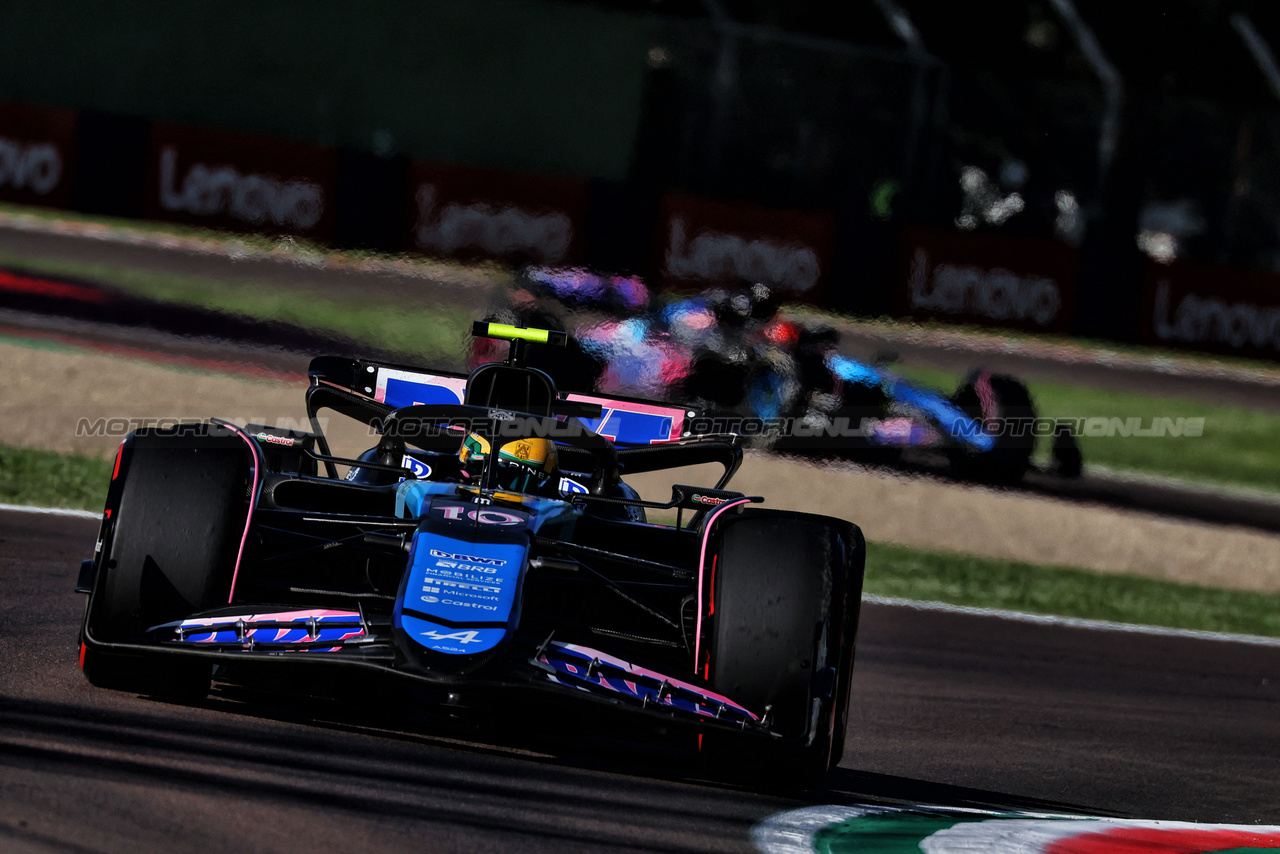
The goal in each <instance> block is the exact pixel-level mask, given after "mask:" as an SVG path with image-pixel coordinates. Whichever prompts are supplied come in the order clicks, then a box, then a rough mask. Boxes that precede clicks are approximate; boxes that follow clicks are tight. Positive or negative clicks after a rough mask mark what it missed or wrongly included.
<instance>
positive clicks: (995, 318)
mask: <svg viewBox="0 0 1280 854" xmlns="http://www.w3.org/2000/svg"><path fill="white" fill-rule="evenodd" d="M1078 269H1079V255H1078V253H1077V252H1076V250H1075V249H1073V248H1071V247H1070V246H1067V245H1066V244H1063V243H1058V242H1056V241H1053V240H1039V239H1035V238H1020V237H1006V236H1003V235H998V234H973V233H961V232H949V231H941V230H938V229H929V228H908V229H906V230H905V231H904V232H903V237H902V267H901V273H900V275H901V278H900V283H899V285H898V289H897V290H898V295H897V309H898V312H899V313H900V314H903V315H906V316H909V317H915V318H920V319H932V320H939V321H944V322H951V323H955V322H960V323H977V324H982V325H986V326H1004V327H1010V328H1013V329H1023V330H1026V331H1029V332H1057V333H1064V334H1065V333H1067V332H1069V331H1070V328H1071V319H1072V314H1073V312H1074V309H1075V294H1076V277H1077V274H1078Z"/></svg>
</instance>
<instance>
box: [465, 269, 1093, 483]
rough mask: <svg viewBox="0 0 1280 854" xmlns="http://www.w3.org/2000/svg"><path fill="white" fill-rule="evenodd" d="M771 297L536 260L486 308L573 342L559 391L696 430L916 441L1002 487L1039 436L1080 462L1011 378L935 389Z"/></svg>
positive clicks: (874, 448) (559, 356) (976, 372)
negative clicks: (655, 414) (846, 346)
mask: <svg viewBox="0 0 1280 854" xmlns="http://www.w3.org/2000/svg"><path fill="white" fill-rule="evenodd" d="M780 308H781V306H780V304H779V302H778V299H777V297H776V295H775V293H774V292H773V291H772V290H771V289H770V288H769V287H767V286H766V285H764V284H762V283H741V284H740V285H739V286H738V287H735V288H712V289H708V290H706V291H703V292H700V293H697V294H692V295H690V294H682V295H676V296H674V297H669V298H667V299H665V300H658V299H656V298H655V297H654V296H653V295H652V294H651V293H650V292H649V291H648V289H647V288H645V286H644V284H643V282H642V281H640V279H639V278H638V277H634V276H631V277H623V276H603V275H599V274H596V273H592V272H590V271H587V270H582V269H577V268H574V269H552V268H544V267H533V268H527V269H525V270H524V271H522V273H521V275H520V276H519V277H518V279H517V283H516V286H515V287H513V288H512V289H511V290H510V291H509V292H508V293H507V295H506V297H505V301H504V303H503V304H502V305H499V306H496V307H495V308H494V310H493V311H491V313H490V317H491V318H493V319H500V320H503V321H505V322H510V323H523V324H537V325H543V326H547V327H548V328H554V329H559V330H564V331H572V332H573V333H574V340H575V342H576V343H575V346H574V348H573V349H571V350H569V351H565V352H555V353H548V354H545V355H546V358H548V359H549V360H551V361H549V362H547V363H546V364H544V365H543V367H546V368H547V369H550V370H557V371H559V374H560V375H562V376H565V377H566V383H567V384H566V387H567V388H573V389H575V390H582V391H598V392H603V393H611V394H630V395H641V396H644V397H649V398H656V399H660V400H663V401H666V402H669V403H673V404H676V405H681V406H685V407H686V408H688V409H689V410H691V411H693V412H696V413H697V414H698V415H699V416H701V417H699V418H697V419H695V420H692V421H691V422H690V426H691V430H692V432H694V433H702V434H722V433H732V434H737V435H739V436H742V437H743V438H744V440H745V441H749V442H750V443H751V444H753V445H755V446H760V447H767V448H769V449H771V450H774V451H777V452H781V453H791V454H804V455H809V456H817V457H828V458H840V459H850V460H854V461H860V462H867V463H893V462H896V461H898V460H900V459H901V458H902V455H903V453H904V452H907V453H914V452H917V451H925V452H931V453H936V454H942V455H945V457H946V458H947V460H948V461H949V463H950V467H951V470H952V471H953V472H954V473H955V474H956V475H957V476H959V477H961V478H963V479H966V480H976V481H983V482H989V483H997V484H1006V485H1007V484H1013V483H1016V482H1018V481H1019V480H1021V479H1022V477H1023V476H1024V475H1025V473H1026V472H1027V471H1029V470H1031V469H1032V468H1033V463H1032V457H1033V454H1034V452H1035V449H1036V444H1037V442H1038V441H1042V442H1045V443H1047V444H1049V446H1050V447H1049V449H1048V450H1049V451H1050V456H1051V459H1052V463H1051V471H1052V472H1053V473H1055V474H1058V475H1061V476H1064V477H1076V476H1079V474H1080V473H1081V470H1082V460H1081V456H1080V451H1079V447H1078V445H1077V443H1076V441H1075V437H1074V436H1073V435H1072V434H1071V433H1070V432H1069V431H1068V430H1066V429H1065V428H1062V429H1059V428H1057V427H1056V425H1049V424H1047V423H1044V422H1040V421H1039V420H1038V418H1037V413H1036V409H1035V404H1034V402H1033V401H1032V398H1031V394H1030V392H1029V391H1028V389H1027V387H1026V385H1025V384H1023V383H1022V382H1021V381H1020V380H1018V379H1017V378H1015V377H1012V376H1008V375H1005V374H999V373H995V372H993V371H990V370H986V369H983V368H975V369H973V370H972V371H970V372H969V375H968V376H967V377H966V378H965V379H964V380H963V381H962V382H961V383H960V385H959V387H958V388H956V390H955V391H954V392H952V393H951V394H944V393H941V392H938V391H935V390H933V389H929V388H926V387H923V386H921V385H920V384H917V383H913V382H910V381H908V380H906V379H904V378H903V377H902V376H900V375H899V374H897V373H896V372H894V371H893V369H892V368H891V367H890V366H888V365H886V364H883V363H879V362H868V361H864V360H860V359H857V358H854V357H852V356H850V355H849V354H847V353H845V352H842V351H841V348H840V335H839V333H838V331H837V330H836V329H835V328H833V327H832V326H830V325H827V324H824V323H817V322H805V323H802V322H798V321H796V320H793V319H788V318H787V317H785V316H783V314H782V313H781V312H780ZM484 357H486V355H485V354H483V353H480V354H477V356H476V358H477V359H482V358H484ZM1044 427H1050V428H1053V429H1052V430H1051V432H1048V433H1045V432H1044V431H1043V430H1042V429H1041V428H1044Z"/></svg>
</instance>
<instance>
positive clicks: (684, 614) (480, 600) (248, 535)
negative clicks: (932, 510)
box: [77, 323, 865, 786]
mask: <svg viewBox="0 0 1280 854" xmlns="http://www.w3.org/2000/svg"><path fill="white" fill-rule="evenodd" d="M473 333H474V334H475V335H477V336H485V337H489V338H496V339H499V340H505V341H507V342H509V343H508V346H509V352H508V355H507V358H506V359H505V361H502V362H493V363H488V364H485V365H482V366H480V367H478V368H476V369H475V370H473V371H472V372H471V373H470V374H469V375H461V374H451V373H444V372H433V371H427V370H423V369H418V368H410V367H406V366H400V365H391V364H384V363H378V362H370V361H359V360H351V359H342V358H337V357H320V358H316V359H314V360H313V361H312V363H311V366H310V380H311V384H310V387H309V389H308V390H307V395H306V404H307V412H308V415H309V417H310V419H311V429H310V430H288V429H279V428H272V427H265V426H262V427H260V426H254V425H250V426H247V427H245V426H238V425H236V424H234V423H231V422H228V421H221V420H212V421H210V422H208V423H200V424H185V425H180V426H178V427H175V428H171V429H143V430H138V431H136V432H135V433H133V434H131V435H130V436H129V437H128V438H127V439H126V440H125V441H124V443H123V444H122V446H121V448H120V451H119V453H118V455H117V457H116V462H115V467H114V471H113V473H112V479H111V484H110V489H109V492H108V497H107V502H106V509H105V511H104V515H103V521H102V528H101V535H100V538H99V540H98V544H97V548H96V550H95V553H94V556H93V558H92V559H90V560H86V561H85V562H84V563H83V565H82V567H81V572H80V580H79V583H78V585H77V589H78V590H79V591H80V592H84V593H87V594H88V603H87V606H86V610H85V616H84V622H83V625H82V628H81V632H80V661H81V667H82V669H83V671H84V673H85V676H86V677H87V678H88V680H89V681H90V682H91V683H92V684H94V685H97V686H100V687H104V688H113V689H120V690H128V691H133V692H137V693H142V694H148V695H155V696H169V697H177V698H183V699H192V698H195V699H199V698H202V697H204V696H205V694H206V693H207V692H208V691H209V690H210V686H211V679H212V678H213V674H214V668H215V666H217V671H216V672H217V674H218V675H219V678H220V679H221V678H222V675H223V674H225V673H230V672H234V669H235V667H236V666H238V665H240V664H243V663H246V662H255V663H256V664H255V665H253V666H256V667H263V666H266V665H271V666H275V667H281V668H290V667H292V668H295V669H296V670H298V671H301V669H302V668H303V667H306V666H313V667H317V668H323V667H326V666H328V667H331V668H341V667H346V668H358V669H361V670H362V672H364V673H366V674H367V673H374V674H379V675H385V676H386V677H388V678H389V679H390V678H395V679H398V680H401V681H403V682H405V683H408V684H412V685H413V686H415V687H414V690H413V691H412V692H411V693H412V696H414V697H415V698H417V699H418V700H419V701H422V702H428V703H431V702H437V701H438V702H440V703H441V704H444V703H450V704H453V705H454V706H456V705H457V704H458V703H459V698H465V700H466V702H467V703H471V702H475V703H477V704H483V703H496V704H506V705H508V706H516V705H517V704H521V706H522V707H524V706H523V704H527V703H528V702H529V701H530V698H542V699H544V700H546V701H547V702H548V703H553V702H554V701H555V700H556V698H559V699H560V701H561V702H562V703H563V702H564V701H568V702H571V703H578V704H580V705H579V708H582V707H583V706H587V707H592V708H595V709H598V710H599V711H600V712H601V713H602V714H616V715H617V716H618V719H619V721H621V722H624V723H626V724H629V725H634V727H635V728H636V730H637V731H639V730H641V729H644V730H646V731H648V732H650V733H653V732H658V733H662V734H665V735H667V736H670V735H671V734H673V733H680V734H682V742H681V743H684V744H690V745H692V744H695V743H696V745H698V747H697V748H696V749H697V750H698V751H700V753H701V755H702V757H703V759H705V762H706V767H707V769H708V770H709V771H710V772H711V773H714V774H717V775H720V774H727V775H730V776H733V777H734V778H735V779H740V780H754V781H756V782H761V783H764V782H770V783H779V782H784V781H785V782H786V783H787V784H788V785H799V786H807V785H812V784H815V783H816V782H818V781H819V780H820V779H821V778H822V777H823V776H824V775H825V774H826V773H827V771H828V770H829V769H831V768H833V767H835V765H836V763H837V762H839V760H840V757H841V753H842V750H843V744H844V738H845V730H846V726H847V717H848V711H849V696H850V682H851V678H852V668H853V658H854V645H855V636H856V633H857V628H858V615H859V605H860V601H861V589H862V575H863V565H864V557H865V544H864V541H863V538H862V534H861V532H860V531H859V529H858V528H857V526H855V525H853V524H851V523H849V522H845V521H842V520H839V519H834V518H828V517H825V516H817V515H810V514H802V513H795V512H788V511H785V510H772V509H765V508H762V507H759V506H758V505H759V504H760V503H761V501H762V499H761V498H759V497H753V496H747V495H743V494H741V493H738V492H733V491H731V490H729V489H728V488H727V485H728V483H729V480H730V478H731V477H732V476H733V474H734V472H735V471H736V470H737V469H738V467H739V465H740V463H741V462H742V451H741V449H740V447H739V446H738V445H737V444H736V442H735V441H733V440H732V438H731V437H730V438H727V439H726V438H716V437H695V438H691V439H687V438H684V435H685V432H686V431H685V429H684V422H685V420H686V419H687V418H688V417H689V415H690V413H689V412H688V411H686V410H684V409H682V408H677V407H672V406H669V405H665V404H659V403H654V402H651V401H644V400H638V399H631V398H621V397H601V396H593V395H588V394H561V393H559V392H558V391H557V389H556V387H555V384H554V382H553V381H552V379H551V378H550V377H549V376H548V375H547V374H546V373H544V372H542V371H539V370H536V369H534V368H531V367H528V366H527V363H526V357H527V352H528V349H529V348H531V347H536V346H553V345H556V344H561V345H562V344H563V343H564V342H565V336H563V335H562V334H557V333H554V332H548V331H545V330H536V329H527V328H521V327H510V326H501V325H499V324H488V323H477V324H475V328H474V329H473ZM535 342H536V343H535ZM328 411H333V412H337V413H339V414H341V415H345V416H349V417H351V418H354V419H356V421H358V422H359V423H361V424H364V425H368V426H369V428H370V431H371V435H373V436H375V437H376V438H375V439H371V440H370V441H371V442H372V441H376V446H375V447H373V448H371V449H369V450H368V451H366V452H365V453H363V454H360V455H358V456H349V457H339V456H335V455H334V454H332V453H331V450H330V444H329V440H328V438H327V437H326V435H325V433H324V431H322V430H321V429H320V424H321V421H322V419H321V418H320V417H319V413H321V412H328ZM330 433H332V431H330ZM704 464H718V465H719V466H720V467H721V469H722V474H721V476H720V477H719V479H718V480H717V481H716V482H715V483H714V484H713V485H711V486H706V487H703V486H687V485H681V484H672V485H671V486H670V499H669V500H662V501H653V500H643V499H642V498H641V497H640V495H639V493H638V492H637V491H636V489H635V488H633V487H632V486H631V485H630V484H629V483H628V482H627V480H626V479H625V478H626V477H629V476H634V475H639V474H642V473H646V472H660V471H665V470H667V469H674V468H679V467H683V466H692V465H704ZM344 470H345V472H346V473H345V475H343V474H342V472H343V471H344ZM713 470H714V469H713ZM665 495H666V493H665V492H664V493H663V496H664V497H665ZM312 672H317V671H312ZM331 672H332V671H331ZM348 672H350V671H348ZM694 736H696V739H695V738H694ZM690 749H691V750H692V749H694V748H692V747H691V748H690Z"/></svg>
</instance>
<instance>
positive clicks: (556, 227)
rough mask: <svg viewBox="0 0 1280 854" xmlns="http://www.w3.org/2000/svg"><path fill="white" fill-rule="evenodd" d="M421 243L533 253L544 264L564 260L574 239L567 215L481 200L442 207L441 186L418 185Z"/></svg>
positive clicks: (453, 249) (441, 248)
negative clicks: (438, 188) (438, 196)
mask: <svg viewBox="0 0 1280 854" xmlns="http://www.w3.org/2000/svg"><path fill="white" fill-rule="evenodd" d="M417 199H418V222H417V226H416V228H415V229H414V238H415V239H416V240H417V242H418V245H419V246H421V247H423V248H427V249H435V250H438V251H440V252H445V253H452V252H456V251H457V250H459V249H479V250H482V251H484V252H486V253H488V254H490V255H497V256H503V255H511V254H514V253H521V252H524V253H529V254H532V255H533V256H535V257H536V258H538V259H539V260H540V261H542V262H543V263H547V264H550V263H554V262H556V261H561V260H563V259H564V257H565V255H567V254H568V252H569V244H570V243H571V242H572V241H573V223H572V222H571V221H570V220H569V217H567V216H566V215H564V214H562V213H533V212H531V211H528V210H523V209H521V208H518V207H515V206H514V205H501V206H497V205H492V204H487V203H484V202H476V203H474V204H470V205H460V204H448V205H445V206H444V207H441V208H437V201H436V188H435V186H434V185H432V184H423V185H421V186H420V187H418V196H417Z"/></svg>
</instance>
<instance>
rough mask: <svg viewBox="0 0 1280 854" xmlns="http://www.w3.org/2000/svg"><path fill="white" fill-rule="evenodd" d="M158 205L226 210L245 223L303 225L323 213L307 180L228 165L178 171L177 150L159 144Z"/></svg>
mask: <svg viewBox="0 0 1280 854" xmlns="http://www.w3.org/2000/svg"><path fill="white" fill-rule="evenodd" d="M160 207H161V208H162V209H164V210H166V211H174V212H181V213H188V214H194V215H196V216H210V217H211V216H229V217H231V218H232V219H237V220H240V221H241V222H246V223H249V224H251V225H273V226H277V227H281V228H292V229H297V230H306V229H309V228H314V227H315V225H316V224H317V223H319V222H320V218H321V217H322V216H323V215H324V188H322V187H321V186H320V185H319V184H316V183H314V182H312V181H306V180H301V179H291V180H286V181H282V180H279V179H278V178H274V177H272V176H270V175H258V174H254V173H249V174H243V173H241V172H240V171H239V170H237V169H236V168H235V167H234V166H229V165H226V164H219V165H216V166H209V165H206V164H204V163H200V162H196V163H192V164H191V167H190V168H189V169H187V171H186V173H185V174H183V175H181V176H180V175H179V174H178V151H177V149H175V148H174V147H173V146H171V145H166V146H165V147H164V148H162V149H161V150H160Z"/></svg>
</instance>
